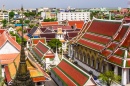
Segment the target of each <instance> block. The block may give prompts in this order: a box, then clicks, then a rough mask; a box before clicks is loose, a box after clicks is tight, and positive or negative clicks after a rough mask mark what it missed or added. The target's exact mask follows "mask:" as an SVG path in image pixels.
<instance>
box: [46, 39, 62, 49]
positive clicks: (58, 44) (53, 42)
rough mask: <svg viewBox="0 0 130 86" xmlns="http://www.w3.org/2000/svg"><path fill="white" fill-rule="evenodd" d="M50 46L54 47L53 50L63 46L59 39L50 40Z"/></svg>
mask: <svg viewBox="0 0 130 86" xmlns="http://www.w3.org/2000/svg"><path fill="white" fill-rule="evenodd" d="M48 46H49V47H51V48H52V49H53V51H55V50H56V47H57V48H59V47H61V46H62V43H61V41H60V40H59V39H55V38H54V39H52V40H50V41H49V42H48Z"/></svg>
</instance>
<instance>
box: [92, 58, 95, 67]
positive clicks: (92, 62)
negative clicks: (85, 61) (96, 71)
mask: <svg viewBox="0 0 130 86" xmlns="http://www.w3.org/2000/svg"><path fill="white" fill-rule="evenodd" d="M94 62H95V61H94V59H93V60H92V67H94Z"/></svg>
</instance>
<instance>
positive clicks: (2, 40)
mask: <svg viewBox="0 0 130 86" xmlns="http://www.w3.org/2000/svg"><path fill="white" fill-rule="evenodd" d="M6 41H7V37H6V35H5V34H4V33H3V34H1V35H0V47H2V46H3V45H4V43H5V42H6Z"/></svg>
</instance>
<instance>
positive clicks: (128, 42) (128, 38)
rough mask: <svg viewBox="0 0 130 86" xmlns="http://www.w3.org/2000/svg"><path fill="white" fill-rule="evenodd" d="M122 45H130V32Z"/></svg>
mask: <svg viewBox="0 0 130 86" xmlns="http://www.w3.org/2000/svg"><path fill="white" fill-rule="evenodd" d="M122 47H130V32H129V34H128V36H127V37H126V38H125V40H124V42H123V44H122Z"/></svg>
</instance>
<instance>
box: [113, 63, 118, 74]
mask: <svg viewBox="0 0 130 86" xmlns="http://www.w3.org/2000/svg"><path fill="white" fill-rule="evenodd" d="M114 73H115V74H116V75H118V66H116V65H115V68H114Z"/></svg>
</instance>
